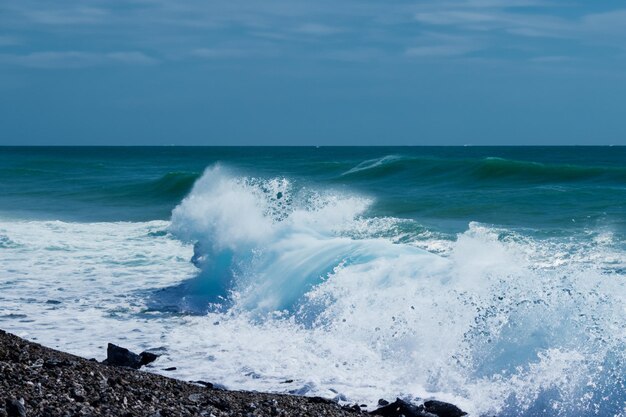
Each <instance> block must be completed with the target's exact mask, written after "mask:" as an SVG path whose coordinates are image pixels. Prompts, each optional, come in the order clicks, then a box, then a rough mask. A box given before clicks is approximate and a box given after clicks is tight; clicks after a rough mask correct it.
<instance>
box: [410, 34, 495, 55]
mask: <svg viewBox="0 0 626 417" xmlns="http://www.w3.org/2000/svg"><path fill="white" fill-rule="evenodd" d="M485 48H486V44H485V43H484V41H481V40H479V39H477V38H469V37H464V36H450V35H445V34H441V33H427V34H425V35H424V36H422V37H420V38H419V39H418V40H417V42H416V45H415V46H412V47H409V48H407V49H406V51H405V54H406V55H407V56H413V57H453V56H463V55H467V54H470V53H472V52H475V51H479V50H481V49H485Z"/></svg>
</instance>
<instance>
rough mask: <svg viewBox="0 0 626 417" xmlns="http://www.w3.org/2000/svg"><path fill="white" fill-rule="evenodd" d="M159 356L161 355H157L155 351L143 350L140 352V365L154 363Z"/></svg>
mask: <svg viewBox="0 0 626 417" xmlns="http://www.w3.org/2000/svg"><path fill="white" fill-rule="evenodd" d="M158 357H159V355H155V354H154V353H151V352H141V353H140V354H139V361H140V364H141V365H140V366H144V365H147V364H149V363H152V362H154V361H156V360H157V358H158Z"/></svg>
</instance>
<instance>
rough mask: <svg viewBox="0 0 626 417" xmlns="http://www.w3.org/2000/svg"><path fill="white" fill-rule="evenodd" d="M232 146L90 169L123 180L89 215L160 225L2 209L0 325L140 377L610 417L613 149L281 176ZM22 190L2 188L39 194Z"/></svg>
mask: <svg viewBox="0 0 626 417" xmlns="http://www.w3.org/2000/svg"><path fill="white" fill-rule="evenodd" d="M76 152H78V151H76ZM220 152H233V153H234V151H220ZM241 152H242V154H240V155H234V156H233V155H230V156H229V157H225V158H222V159H223V160H224V161H223V162H217V163H216V162H209V163H206V165H204V167H206V166H208V168H206V170H205V169H204V167H202V168H201V169H198V170H197V171H196V170H194V169H187V170H185V169H181V168H182V167H181V164H183V163H182V161H183V160H184V158H182V157H181V160H180V161H179V162H175V163H174V162H170V163H169V165H168V164H167V163H165V162H163V160H160V159H159V158H158V157H156V156H155V155H154V154H150V153H148V155H145V154H142V155H138V156H137V158H136V159H134V160H132V163H130V162H125V163H120V162H119V160H116V161H115V162H114V163H113V162H110V163H109V165H112V166H115V165H116V164H119V166H118V168H117V169H116V170H113V172H109V171H108V168H110V167H108V166H106V164H105V167H104V168H106V169H104V172H106V174H102V176H98V175H96V174H94V173H93V172H92V173H91V174H89V175H93V176H94V178H98V181H101V182H102V183H104V182H105V179H106V177H119V178H122V177H123V176H124V175H126V176H128V179H127V181H126V182H127V183H128V184H135V185H132V186H130V185H129V186H128V187H126V188H125V187H123V186H121V184H123V182H124V181H122V180H121V179H118V180H116V181H114V182H116V183H119V184H120V186H117V185H116V186H115V187H111V188H110V189H106V188H105V189H104V190H102V189H100V191H99V193H100V196H103V195H105V194H107V195H108V196H109V197H108V198H109V199H110V200H111V203H115V205H114V204H111V206H108V207H107V206H106V205H105V207H103V208H102V211H101V213H100V215H102V216H103V217H108V216H115V213H117V212H119V211H120V209H121V208H122V207H124V206H128V207H130V210H131V211H133V210H137V212H139V211H140V210H139V209H143V210H144V211H147V212H150V210H154V206H160V207H165V206H167V205H168V204H172V208H173V210H172V211H171V216H170V215H168V216H167V218H165V219H159V217H158V215H153V216H148V217H154V219H147V220H150V221H143V220H142V221H132V222H129V221H127V220H129V219H126V218H120V219H117V220H115V221H110V220H109V219H106V221H104V222H103V221H97V222H94V221H92V220H91V219H89V218H83V219H82V220H81V221H78V222H77V221H76V220H72V219H68V218H64V221H56V220H52V219H41V218H40V217H42V212H41V211H39V210H35V211H34V212H33V211H30V212H28V213H27V214H24V213H25V212H24V211H20V212H19V213H18V212H17V211H16V210H12V209H11V206H10V204H4V203H3V204H2V205H1V206H0V211H2V212H4V213H5V215H4V218H3V220H2V221H0V267H1V269H2V271H4V273H3V275H4V276H3V278H2V280H0V327H2V328H5V329H7V330H9V331H15V332H16V333H18V334H22V335H24V336H26V337H28V338H31V339H32V338H36V339H37V340H38V341H40V342H41V343H44V344H50V345H53V346H58V347H60V348H62V349H65V350H69V351H73V352H75V353H79V354H83V355H85V356H89V357H92V356H94V355H95V354H96V353H97V352H98V351H100V350H101V349H102V346H105V345H106V342H108V341H113V342H115V341H117V342H119V343H121V344H123V345H126V346H128V347H130V348H135V349H138V350H139V349H145V348H148V347H152V348H154V347H161V348H162V352H163V356H162V357H161V358H160V359H159V361H158V362H157V363H156V366H155V367H154V368H153V370H154V371H156V372H159V369H162V368H165V367H167V366H170V365H171V366H176V367H177V368H178V369H177V371H176V373H175V374H173V375H174V376H177V377H181V378H186V379H203V380H211V381H215V382H218V383H221V384H224V385H226V386H227V387H229V388H241V389H257V390H270V391H277V392H293V393H299V394H306V395H322V396H326V397H335V396H337V397H338V398H340V399H343V400H345V401H351V402H359V403H367V404H370V405H373V404H374V403H375V402H376V400H377V399H378V398H381V397H385V398H388V399H393V398H395V396H404V397H408V398H421V399H424V398H430V397H436V398H438V399H442V400H448V401H452V402H454V403H456V404H458V405H460V406H461V407H462V408H464V409H466V410H467V411H470V412H471V413H472V414H473V415H503V416H508V415H511V416H512V415H516V416H518V415H526V416H579V415H580V416H582V415H599V416H623V415H625V414H626V385H625V384H626V381H625V379H626V369H625V367H626V365H625V363H626V362H625V359H626V357H625V353H624V352H625V348H626V307H625V306H626V288H625V287H626V255H625V253H626V252H625V247H624V238H623V237H624V227H623V226H624V218H625V217H623V214H624V210H625V208H624V204H623V201H625V200H623V199H622V198H623V197H624V195H625V193H626V177H625V174H624V172H625V171H624V168H623V167H622V166H621V165H620V159H619V153H618V154H617V157H616V154H615V153H613V154H607V155H604V154H601V155H600V156H601V157H600V156H598V155H595V159H593V158H590V157H589V155H585V154H584V153H581V154H578V155H577V154H575V153H571V151H569V150H563V151H561V152H562V153H563V154H565V155H560V156H558V157H557V156H554V155H553V158H554V159H555V160H554V161H549V160H548V161H546V160H544V159H545V158H546V157H545V153H544V152H539V151H537V154H538V155H542V158H544V159H541V158H535V159H538V160H536V161H533V160H530V161H525V160H524V158H522V157H528V152H529V151H528V150H520V151H519V152H520V154H519V155H517V156H518V158H517V159H513V158H510V156H511V155H496V156H485V155H483V154H479V155H478V156H476V155H474V154H472V152H475V151H468V153H467V154H465V155H464V154H463V153H462V150H459V149H453V150H449V151H447V152H449V153H450V154H449V155H443V154H437V155H423V154H417V155H416V154H415V152H416V151H415V152H413V151H409V152H403V150H402V149H391V150H387V149H382V150H376V151H374V150H371V149H370V150H368V151H367V152H369V153H370V154H367V152H366V154H365V155H357V156H358V160H357V158H355V156H354V155H352V156H349V157H348V156H342V155H341V152H338V153H339V155H338V156H335V157H329V155H328V154H322V155H319V154H315V153H314V152H313V151H306V152H305V151H303V150H300V151H298V150H291V151H289V152H292V153H289V152H288V150H285V149H279V150H276V151H274V152H275V153H276V154H277V155H281V152H282V153H283V154H282V156H285V154H286V155H287V156H289V157H288V158H286V159H285V163H284V166H282V167H278V166H276V163H277V161H278V159H276V158H267V159H266V158H265V157H264V155H263V154H262V152H261V154H260V155H257V156H255V157H252V156H250V155H248V154H246V152H247V151H241ZM264 152H265V151H264ZM359 152H365V151H355V152H354V153H356V154H358V153H359ZM420 152H422V153H423V152H425V151H424V150H420ZM438 152H443V151H438ZM485 152H486V151H485ZM492 152H493V150H492ZM507 152H509V153H511V152H513V151H511V150H504V151H501V153H507ZM568 152H570V153H569V154H568ZM620 152H621V151H620ZM218 153H219V152H218ZM308 153H310V154H311V155H310V156H309V155H308ZM371 153H377V154H379V155H378V156H377V155H371ZM434 153H437V152H434ZM455 153H458V154H455ZM497 153H498V152H496V154H497ZM218 156H219V155H218ZM221 156H224V155H221ZM179 157H180V155H179ZM507 157H508V158H507ZM30 158H32V155H31V156H30ZM572 158H574V159H576V158H577V160H576V161H573V160H572ZM612 158H613V159H612ZM26 159H28V158H26ZM59 159H61V160H63V158H61V157H59ZM83 159H89V158H83ZM142 160H144V163H143V164H142V163H141V161H142ZM189 160H190V161H191V162H193V163H190V165H193V164H197V165H200V161H199V160H197V159H194V158H193V157H192V156H189ZM146 161H147V162H146ZM155 161H161V162H160V163H163V164H165V165H166V166H163V167H161V166H159V164H158V163H155ZM621 161H623V160H621ZM66 162H67V161H66ZM92 162H93V161H92ZM574 162H575V163H574ZM30 163H32V161H27V160H25V161H24V165H26V164H30ZM85 163H87V162H85ZM57 164H58V165H62V163H61V162H57ZM148 165H150V166H152V167H159V169H158V171H160V172H164V174H161V175H158V173H157V172H154V173H153V174H150V175H148V173H147V172H145V171H143V170H146V171H149V169H148V168H147V166H148ZM253 166H254V167H255V168H254V169H252V168H251V167H253ZM138 167H140V168H138ZM2 169H4V170H2ZM2 169H0V172H2V173H3V174H2V175H14V177H12V178H14V179H15V178H22V177H20V176H19V175H18V174H15V173H11V174H7V168H6V167H5V168H2ZM11 169H12V170H13V171H14V170H15V169H16V168H15V167H12V168H11ZM76 169H79V168H77V167H76V166H73V165H72V166H71V167H70V168H67V169H61V171H62V172H63V173H64V175H66V176H67V177H68V178H74V177H75V176H76V175H75V173H74V174H72V172H73V170H76ZM82 169H83V168H80V169H79V170H82ZM91 169H92V168H87V170H91ZM133 169H134V170H135V171H137V170H139V171H142V174H141V175H138V174H136V175H130V174H129V172H131V171H132V170H133ZM153 169H155V170H156V168H153ZM85 175H86V174H85ZM86 176H87V177H88V175H86ZM139 177H141V178H139ZM20 181H34V182H33V184H38V185H37V186H38V187H41V188H42V190H43V188H44V186H45V184H46V183H51V185H50V187H53V189H62V188H63V187H62V185H61V184H62V183H63V181H62V180H61V179H60V178H59V176H57V175H53V176H52V178H47V179H46V180H43V179H39V180H32V178H31V179H22V180H20ZM95 182H96V181H95V180H94V179H91V180H85V182H84V187H85V190H86V191H85V192H84V193H83V194H81V195H79V196H77V195H76V194H75V193H73V192H71V191H68V192H67V193H66V194H64V195H60V194H57V193H56V192H49V193H47V194H46V193H43V191H42V195H43V194H46V195H47V197H40V198H41V199H45V198H65V200H64V201H65V202H66V204H68V205H70V206H73V207H71V209H72V210H75V211H74V212H73V214H71V215H70V216H69V217H71V216H72V215H73V216H75V217H77V219H78V217H81V216H83V214H81V213H80V211H81V210H82V207H83V205H85V204H87V205H88V204H89V201H87V200H89V199H94V201H97V200H98V199H96V198H95V195H96V191H95V190H96V189H97V188H98V187H97V186H96V185H94V184H95ZM90 184H91V185H90ZM137 184H142V185H137ZM155 184H156V185H155ZM22 185H23V184H22ZM3 187H5V189H8V188H9V187H10V186H7V185H6V184H4V185H3ZM14 187H15V189H16V190H17V188H18V187H17V186H15V185H14ZM54 187H56V188H54ZM21 188H22V191H21V194H19V192H18V191H15V192H14V194H13V198H15V199H18V197H19V198H28V199H34V200H37V198H35V197H33V195H28V196H26V197H25V194H27V193H26V192H25V191H24V190H23V187H21ZM36 189H37V187H36V186H31V187H30V188H29V190H28V191H29V192H30V193H34V191H36ZM89 190H92V191H89ZM112 190H113V191H114V192H113V191H112ZM120 190H126V191H124V192H120ZM128 190H131V191H128ZM133 190H134V191H133ZM90 192H92V193H94V194H91V195H90V194H89V193H90ZM125 193H126V194H125ZM18 194H19V195H18ZM142 194H143V196H142ZM64 196H65V197H64ZM8 198H9V197H7V196H6V194H5V197H3V198H0V202H2V201H7V199H8ZM3 199H4V200H3ZM174 201H175V202H174ZM170 202H173V203H170ZM40 203H41V204H42V205H43V203H42V202H40ZM97 206H98V203H94V204H93V205H91V206H90V207H92V211H97V209H96V208H95V207H97ZM111 207H114V208H115V210H111ZM72 210H70V211H72ZM159 211H160V209H157V210H155V211H154V212H153V213H158V212H159ZM33 213H35V214H33ZM135 215H136V214H133V215H132V216H135ZM47 216H50V217H55V211H54V209H52V210H50V212H49V213H47ZM47 216H43V217H47ZM485 218H492V219H494V220H493V221H491V222H487V221H485V220H486V219H485ZM120 220H124V221H120ZM285 380H294V382H292V383H289V384H285V383H284V381H285Z"/></svg>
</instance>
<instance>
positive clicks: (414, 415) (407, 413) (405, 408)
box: [370, 398, 430, 417]
mask: <svg viewBox="0 0 626 417" xmlns="http://www.w3.org/2000/svg"><path fill="white" fill-rule="evenodd" d="M370 414H373V415H377V416H383V417H400V416H404V417H430V413H427V412H425V411H424V407H422V406H417V405H414V404H411V403H410V402H408V401H404V400H401V399H400V398H396V400H395V401H394V402H392V403H391V404H387V405H385V406H383V407H380V408H379V409H377V410H374V411H372V412H371V413H370Z"/></svg>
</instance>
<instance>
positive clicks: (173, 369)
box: [163, 366, 176, 371]
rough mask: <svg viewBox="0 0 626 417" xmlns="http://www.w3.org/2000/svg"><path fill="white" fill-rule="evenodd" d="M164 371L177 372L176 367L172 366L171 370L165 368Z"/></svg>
mask: <svg viewBox="0 0 626 417" xmlns="http://www.w3.org/2000/svg"><path fill="white" fill-rule="evenodd" d="M163 370H164V371H175V370H176V367H175V366H170V367H169V368H164V369H163Z"/></svg>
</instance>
